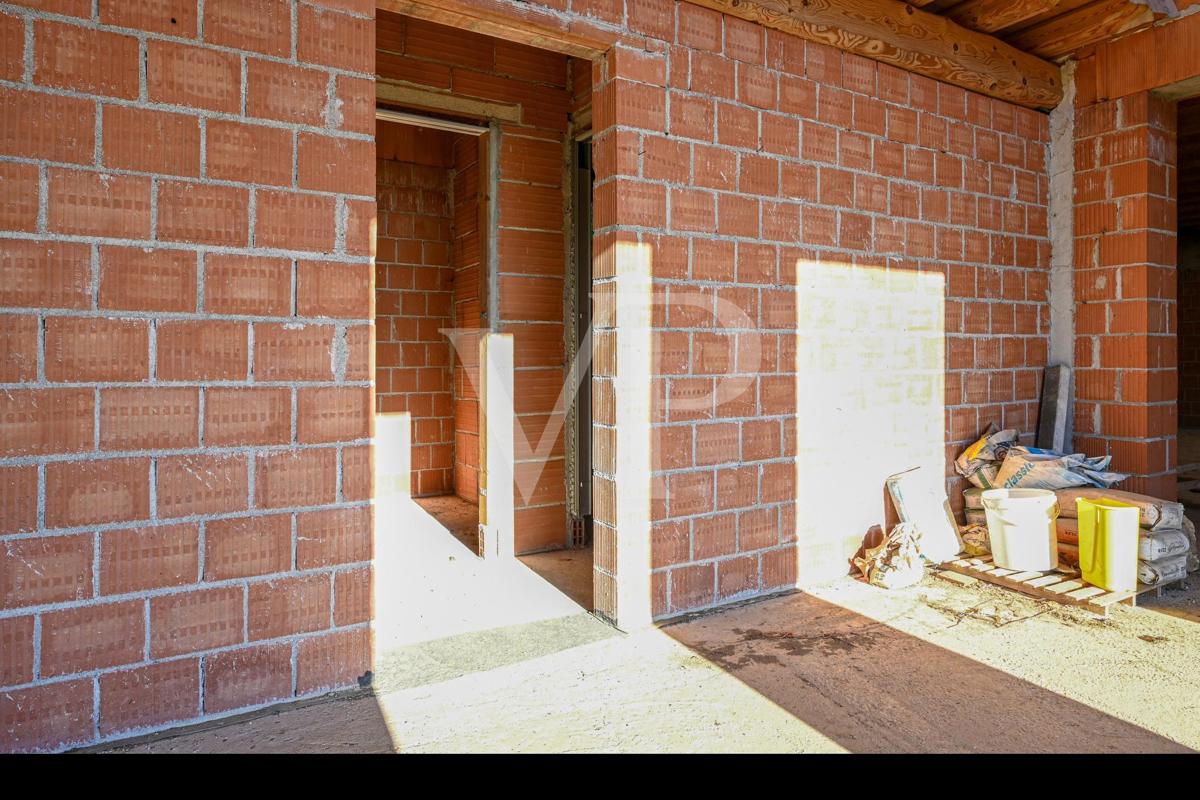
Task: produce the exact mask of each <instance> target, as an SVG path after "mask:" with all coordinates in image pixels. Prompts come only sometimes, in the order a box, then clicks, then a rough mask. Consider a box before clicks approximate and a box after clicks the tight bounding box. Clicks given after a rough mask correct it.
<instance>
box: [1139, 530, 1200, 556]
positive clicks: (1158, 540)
mask: <svg viewBox="0 0 1200 800" xmlns="http://www.w3.org/2000/svg"><path fill="white" fill-rule="evenodd" d="M1191 549H1192V543H1191V541H1189V540H1188V537H1187V536H1186V535H1185V534H1184V532H1183V531H1142V534H1141V535H1140V536H1139V537H1138V558H1139V559H1141V560H1142V561H1158V560H1160V559H1163V558H1170V557H1172V556H1179V555H1182V556H1187V554H1188V552H1189V551H1190V550H1191Z"/></svg>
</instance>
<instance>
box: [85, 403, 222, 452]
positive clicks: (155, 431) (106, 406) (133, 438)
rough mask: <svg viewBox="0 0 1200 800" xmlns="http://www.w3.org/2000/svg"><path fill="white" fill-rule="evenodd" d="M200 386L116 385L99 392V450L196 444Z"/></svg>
mask: <svg viewBox="0 0 1200 800" xmlns="http://www.w3.org/2000/svg"><path fill="white" fill-rule="evenodd" d="M199 423H200V390H199V389H197V388H195V387H180V388H150V387H146V388H132V387H131V388H117V389H104V390H102V391H101V392H100V448H101V449H102V450H116V451H127V450H170V449H173V448H181V447H196V446H198V445H199V444H200V424H199Z"/></svg>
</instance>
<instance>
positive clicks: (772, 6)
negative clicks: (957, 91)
mask: <svg viewBox="0 0 1200 800" xmlns="http://www.w3.org/2000/svg"><path fill="white" fill-rule="evenodd" d="M690 2H693V3H695V4H696V5H701V6H704V7H706V8H712V9H715V10H717V11H720V12H722V13H725V14H729V15H730V16H734V17H740V18H741V19H745V20H750V21H751V22H758V23H760V24H762V25H765V26H766V27H768V28H775V29H777V30H781V31H784V32H786V33H791V34H795V35H796V36H799V37H801V38H804V39H808V40H810V41H814V42H821V43H823V44H827V45H832V46H833V47H836V48H838V49H841V50H846V51H848V52H851V53H856V54H858V55H861V56H865V57H866V58H871V59H874V60H876V61H882V62H884V63H887V64H893V65H895V66H897V67H900V68H901V69H905V70H908V71H910V72H915V73H917V74H919V75H925V76H927V77H930V78H934V79H936V80H939V81H944V82H946V83H951V84H954V85H955V86H961V87H963V88H964V89H969V90H971V91H973V92H979V93H981V94H986V95H990V96H991V97H997V98H1000V99H1001V100H1007V101H1009V102H1012V103H1017V104H1019V105H1023V106H1028V107H1030V108H1053V107H1054V106H1056V105H1058V103H1059V101H1061V100H1062V80H1061V76H1060V74H1059V69H1058V67H1056V66H1055V65H1053V64H1051V63H1049V62H1047V61H1044V60H1042V59H1040V58H1038V57H1036V56H1032V55H1029V54H1028V53H1024V52H1021V51H1020V50H1018V49H1017V48H1015V47H1012V46H1010V45H1008V44H1005V43H1004V42H1002V41H1000V40H999V39H997V38H996V37H994V36H989V35H988V34H985V33H979V32H977V31H971V30H967V29H966V28H964V27H962V26H960V25H958V24H957V23H955V22H951V21H950V20H948V19H945V18H944V17H941V16H938V15H936V14H931V13H929V12H928V11H922V10H920V9H918V8H914V7H913V6H911V5H909V4H907V3H904V2H901V0H690Z"/></svg>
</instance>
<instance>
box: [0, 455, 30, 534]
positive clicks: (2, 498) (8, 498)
mask: <svg viewBox="0 0 1200 800" xmlns="http://www.w3.org/2000/svg"><path fill="white" fill-rule="evenodd" d="M37 493H38V477H37V467H34V466H26V467H0V534H10V533H25V532H26V531H32V530H34V529H35V528H37Z"/></svg>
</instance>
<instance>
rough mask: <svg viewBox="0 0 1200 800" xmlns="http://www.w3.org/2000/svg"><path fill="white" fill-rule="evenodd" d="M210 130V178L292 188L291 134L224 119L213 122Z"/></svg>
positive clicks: (277, 129)
mask: <svg viewBox="0 0 1200 800" xmlns="http://www.w3.org/2000/svg"><path fill="white" fill-rule="evenodd" d="M207 127H208V134H207V135H208V161H207V164H208V176H209V177H210V178H216V179H217V180H225V181H239V182H242V183H254V184H258V185H260V186H291V185H292V133H291V131H289V130H286V129H284V128H271V127H267V126H266V125H251V124H247V123H244V122H236V121H233V120H224V119H210V120H209V121H208V122H207Z"/></svg>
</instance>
